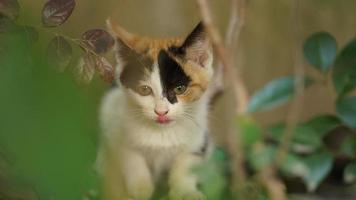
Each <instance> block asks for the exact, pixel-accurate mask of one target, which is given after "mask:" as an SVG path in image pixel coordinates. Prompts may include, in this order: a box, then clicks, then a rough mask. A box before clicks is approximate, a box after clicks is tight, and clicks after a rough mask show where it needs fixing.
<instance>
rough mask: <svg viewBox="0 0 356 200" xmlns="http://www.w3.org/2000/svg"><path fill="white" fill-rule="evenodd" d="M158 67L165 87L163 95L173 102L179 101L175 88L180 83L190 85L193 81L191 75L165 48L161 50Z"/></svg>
mask: <svg viewBox="0 0 356 200" xmlns="http://www.w3.org/2000/svg"><path fill="white" fill-rule="evenodd" d="M158 67H159V72H160V78H161V83H162V87H163V96H165V97H166V98H167V99H168V101H169V102H170V103H172V104H173V103H176V102H178V100H177V96H176V94H175V92H174V88H176V87H177V86H180V85H184V86H188V84H189V82H190V81H191V79H190V77H189V76H187V75H186V74H185V72H184V71H183V69H182V67H181V66H180V65H179V64H178V63H177V62H176V61H175V60H174V59H172V58H171V57H170V56H169V55H168V53H167V52H166V51H164V50H161V51H160V52H159V55H158Z"/></svg>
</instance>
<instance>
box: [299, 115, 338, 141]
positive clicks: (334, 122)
mask: <svg viewBox="0 0 356 200" xmlns="http://www.w3.org/2000/svg"><path fill="white" fill-rule="evenodd" d="M305 125H306V126H309V127H311V128H312V129H314V131H315V132H316V133H317V134H318V135H320V137H323V136H324V135H325V134H327V133H328V132H330V131H331V130H333V129H334V128H336V127H337V126H339V125H341V121H340V119H339V118H337V117H336V116H333V115H319V116H317V117H314V118H313V119H311V120H309V121H308V122H306V123H305Z"/></svg>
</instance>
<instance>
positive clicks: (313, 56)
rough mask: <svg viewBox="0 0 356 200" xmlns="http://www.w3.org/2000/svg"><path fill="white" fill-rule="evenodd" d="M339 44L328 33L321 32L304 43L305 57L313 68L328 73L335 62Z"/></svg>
mask: <svg viewBox="0 0 356 200" xmlns="http://www.w3.org/2000/svg"><path fill="white" fill-rule="evenodd" d="M336 51H337V43H336V40H335V38H334V37H333V36H332V35H330V34H329V33H327V32H319V33H315V34H313V35H312V36H310V37H309V38H308V39H307V40H306V41H305V43H304V56H305V57H306V58H307V60H308V61H309V62H310V64H312V66H313V67H314V68H316V69H318V70H320V71H322V72H327V71H328V70H329V69H330V66H331V65H332V63H333V62H334V60H335V57H336Z"/></svg>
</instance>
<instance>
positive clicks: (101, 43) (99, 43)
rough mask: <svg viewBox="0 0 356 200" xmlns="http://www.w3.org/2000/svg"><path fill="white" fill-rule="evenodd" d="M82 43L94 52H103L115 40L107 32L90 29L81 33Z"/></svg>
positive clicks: (112, 44) (110, 46)
mask: <svg viewBox="0 0 356 200" xmlns="http://www.w3.org/2000/svg"><path fill="white" fill-rule="evenodd" d="M82 43H83V44H84V46H85V47H86V48H89V49H90V50H92V51H94V52H95V53H98V54H103V53H105V52H107V51H108V50H109V49H111V48H112V47H113V46H114V43H115V41H114V38H112V37H111V35H110V34H109V33H108V32H106V31H104V30H102V29H92V30H88V31H86V32H85V33H83V35H82Z"/></svg>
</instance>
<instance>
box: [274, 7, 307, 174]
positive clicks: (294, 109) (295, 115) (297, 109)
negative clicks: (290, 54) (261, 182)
mask: <svg viewBox="0 0 356 200" xmlns="http://www.w3.org/2000/svg"><path fill="white" fill-rule="evenodd" d="M292 6H293V7H292V26H293V27H292V30H293V33H294V74H295V77H296V78H295V81H294V86H295V88H296V89H295V94H294V96H295V97H296V98H295V99H294V100H293V101H292V105H291V108H290V110H289V112H288V116H287V123H286V129H285V131H284V134H283V137H282V141H281V144H280V146H279V149H278V150H277V154H276V160H275V164H276V167H278V166H280V165H281V163H282V162H283V160H284V158H285V156H286V155H287V153H288V148H289V147H290V143H291V140H292V138H293V136H294V132H295V131H294V129H295V127H296V126H297V124H298V121H299V117H300V115H301V112H302V110H303V109H302V107H303V103H304V98H303V93H304V88H305V83H304V82H305V70H304V67H303V56H302V53H301V52H302V51H301V49H300V46H301V38H300V28H301V25H300V20H299V19H300V17H299V13H300V3H299V0H294V1H293V4H292Z"/></svg>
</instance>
